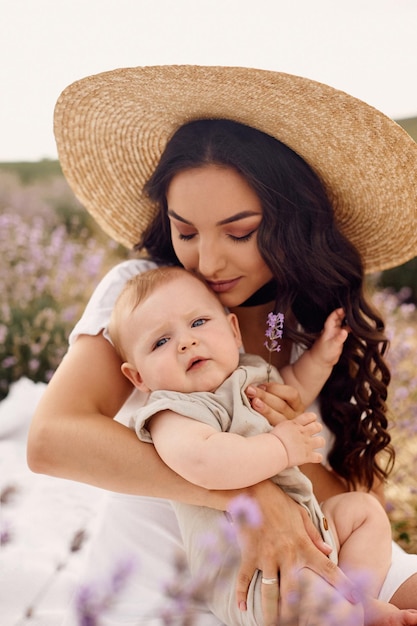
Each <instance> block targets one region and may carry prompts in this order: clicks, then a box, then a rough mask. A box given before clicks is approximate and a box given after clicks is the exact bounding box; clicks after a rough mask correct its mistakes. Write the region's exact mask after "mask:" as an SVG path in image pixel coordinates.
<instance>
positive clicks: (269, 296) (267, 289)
mask: <svg viewBox="0 0 417 626" xmlns="http://www.w3.org/2000/svg"><path fill="white" fill-rule="evenodd" d="M276 297H277V284H276V282H275V280H274V279H272V280H270V281H269V283H266V284H265V285H262V287H261V288H260V289H258V291H255V293H253V294H252V295H251V296H250V297H249V298H248V299H247V300H245V302H242V304H241V305H240V306H257V305H258V304H266V303H267V302H275V300H276Z"/></svg>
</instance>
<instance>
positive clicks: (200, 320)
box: [191, 319, 207, 328]
mask: <svg viewBox="0 0 417 626" xmlns="http://www.w3.org/2000/svg"><path fill="white" fill-rule="evenodd" d="M206 321H207V320H203V319H199V320H195V322H193V323H192V325H191V327H192V328H194V327H195V326H202V325H203V324H205V323H206Z"/></svg>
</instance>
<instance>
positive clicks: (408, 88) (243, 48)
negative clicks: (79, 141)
mask: <svg viewBox="0 0 417 626" xmlns="http://www.w3.org/2000/svg"><path fill="white" fill-rule="evenodd" d="M0 58H1V62H0V85H1V94H0V162H1V161H18V160H37V159H39V158H43V157H48V158H56V149H55V142H54V138H53V133H52V115H53V108H54V105H55V101H56V99H57V97H58V95H59V93H60V92H61V91H62V89H63V88H64V87H66V86H67V85H68V84H69V83H71V82H73V81H74V80H76V79H78V78H81V77H83V76H86V75H88V74H94V73H97V72H101V71H105V70H109V69H113V68H116V67H122V66H135V65H153V64H161V63H191V64H204V65H244V66H252V67H258V68H263V69H272V70H278V71H283V72H289V73H294V74H299V75H301V76H307V77H309V78H313V79H315V80H319V81H321V82H325V83H328V84H330V85H333V86H334V87H337V88H339V89H342V90H344V91H347V92H349V93H351V94H352V95H354V96H356V97H358V98H361V99H362V100H365V101H366V102H368V103H370V104H372V105H373V106H375V107H377V108H379V109H381V111H383V112H384V113H386V114H387V115H389V116H390V117H393V118H394V119H403V118H407V117H415V116H417V82H416V81H417V0H0Z"/></svg>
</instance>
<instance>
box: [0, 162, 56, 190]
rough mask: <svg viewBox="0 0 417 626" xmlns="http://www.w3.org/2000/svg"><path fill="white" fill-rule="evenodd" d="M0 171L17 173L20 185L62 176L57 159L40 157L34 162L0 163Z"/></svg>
mask: <svg viewBox="0 0 417 626" xmlns="http://www.w3.org/2000/svg"><path fill="white" fill-rule="evenodd" d="M0 171H4V172H12V173H14V174H17V176H18V177H19V180H20V182H21V184H22V185H27V184H29V183H33V182H35V181H39V180H41V181H44V180H45V179H48V178H53V177H56V176H62V170H61V166H60V164H59V161H54V160H52V159H42V161H36V162H31V161H21V162H18V163H0Z"/></svg>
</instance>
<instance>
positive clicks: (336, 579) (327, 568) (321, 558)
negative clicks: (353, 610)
mask: <svg viewBox="0 0 417 626" xmlns="http://www.w3.org/2000/svg"><path fill="white" fill-rule="evenodd" d="M302 516H303V520H304V526H305V529H306V531H307V533H308V535H309V536H310V538H311V539H312V541H313V543H314V544H315V545H316V547H317V548H319V549H320V551H321V552H322V554H320V552H316V551H314V552H313V551H312V560H311V562H310V564H309V569H311V570H312V571H313V572H316V574H318V575H319V576H321V578H323V579H324V580H325V581H327V582H328V583H329V584H330V585H332V587H335V588H336V589H338V591H339V592H340V593H341V594H342V595H343V596H344V597H345V598H346V600H349V602H352V603H353V604H356V602H357V601H358V598H357V592H356V590H355V586H354V584H353V583H352V582H351V581H350V580H349V579H348V578H347V576H345V574H344V573H343V572H342V570H341V569H340V568H339V567H338V566H337V564H336V563H334V562H333V561H331V560H330V559H329V558H328V557H327V556H325V555H326V554H330V552H331V550H330V551H329V547H330V546H329V545H328V544H327V543H325V541H323V538H322V536H321V535H320V532H319V531H318V529H317V528H316V527H315V526H314V524H313V522H312V521H311V519H310V517H309V515H308V514H307V512H306V511H305V510H303V511H302ZM282 593H284V592H283V591H282Z"/></svg>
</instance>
